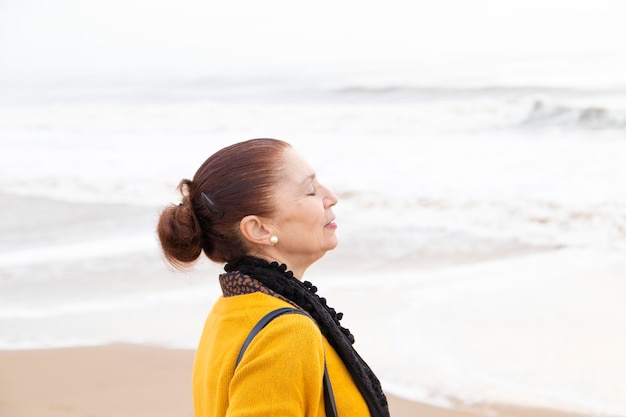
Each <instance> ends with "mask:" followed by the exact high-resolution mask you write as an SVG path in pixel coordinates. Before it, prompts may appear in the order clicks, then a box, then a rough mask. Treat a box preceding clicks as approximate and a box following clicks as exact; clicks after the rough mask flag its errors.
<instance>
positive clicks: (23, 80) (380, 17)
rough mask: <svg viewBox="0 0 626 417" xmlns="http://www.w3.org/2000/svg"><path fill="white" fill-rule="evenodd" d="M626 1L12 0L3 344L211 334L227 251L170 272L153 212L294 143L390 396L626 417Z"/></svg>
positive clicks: (2, 9) (326, 263)
mask: <svg viewBox="0 0 626 417" xmlns="http://www.w3.org/2000/svg"><path fill="white" fill-rule="evenodd" d="M625 11H626V7H625V6H624V5H623V4H622V2H620V1H617V0H597V1H594V2H591V1H562V0H544V1H535V0H531V1H525V2H502V1H495V0H477V1H473V2H466V1H461V0H442V1H437V2H425V1H412V2H410V1H400V0H391V1H386V2H384V3H383V2H375V1H360V2H357V1H353V0H346V1H340V2H338V1H335V2H330V1H326V0H322V1H318V2H315V3H310V4H303V3H299V2H293V1H279V0H267V1H264V2H258V1H249V0H246V1H243V0H235V1H230V2H219V3H218V2H211V1H208V2H201V1H199V0H180V1H177V2H172V1H164V0H151V1H147V0H124V1H122V0H110V1H106V2H105V1H97V0H81V1H79V0H57V1H55V2H47V1H42V0H20V1H17V0H0V200H1V201H0V206H1V207H2V208H1V210H2V211H1V213H2V216H1V217H2V219H1V220H0V330H1V331H0V347H1V348H3V349H32V348H45V347H65V346H82V345H94V344H95V345H99V344H106V343H111V342H120V341H121V342H131V343H145V344H156V345H159V346H166V347H184V348H194V347H195V343H196V340H197V338H198V335H199V332H200V328H201V326H202V323H203V320H204V317H205V315H206V314H207V312H208V310H209V308H210V305H211V304H212V302H213V300H214V299H215V298H216V297H217V296H218V295H219V288H217V283H216V280H215V277H216V275H217V274H218V273H219V271H220V266H219V265H212V264H210V263H208V262H200V263H199V264H198V265H197V267H196V268H195V269H194V270H193V271H189V272H185V273H174V272H173V271H171V270H170V269H168V267H167V266H166V265H165V264H164V263H163V261H162V260H161V258H160V254H159V249H158V245H157V244H156V239H155V235H154V227H155V222H156V219H157V216H158V212H159V210H160V209H161V208H162V207H163V206H165V205H166V204H169V203H177V202H178V201H179V196H178V195H177V193H176V191H175V188H176V186H177V184H178V182H179V181H180V179H182V178H184V177H186V178H191V177H192V176H193V174H194V172H195V169H196V168H197V167H198V166H199V165H200V164H201V163H202V162H203V161H204V160H205V159H206V158H207V157H208V156H209V155H211V154H212V153H213V152H215V151H216V150H218V149H219V148H221V147H223V146H225V145H228V144H230V143H233V142H236V141H240V140H244V139H249V138H253V137H276V138H280V139H284V140H287V141H289V142H291V143H292V144H293V145H294V146H296V148H298V149H299V150H300V151H301V153H302V154H303V155H305V157H306V158H307V159H309V160H310V162H311V164H312V165H313V166H314V167H315V168H316V169H317V171H318V176H319V177H320V179H321V181H322V182H324V183H325V184H326V185H328V186H329V187H331V188H332V189H333V190H334V191H335V192H336V193H337V194H338V195H339V197H340V203H339V204H338V205H337V208H336V214H337V215H338V218H337V223H338V225H339V231H338V233H339V237H340V242H341V243H340V246H339V248H338V249H337V250H335V251H333V252H332V253H329V254H328V255H327V257H326V259H324V260H322V261H321V262H320V263H319V265H316V266H315V267H313V268H312V269H311V271H310V276H307V279H310V280H313V281H314V282H316V284H317V285H318V286H319V287H320V288H321V290H320V292H322V293H328V298H329V301H331V304H335V305H336V306H337V308H338V309H339V310H342V311H345V312H346V319H345V320H344V322H345V324H347V325H348V327H350V328H351V329H352V330H353V332H354V333H355V334H356V336H357V340H358V342H357V348H358V349H359V351H360V352H362V353H363V355H364V356H365V357H366V358H368V361H369V362H370V363H371V365H372V366H373V367H374V369H375V370H376V371H377V374H379V375H380V376H381V379H382V380H383V382H384V384H385V386H386V387H388V389H389V390H391V391H393V392H395V393H397V394H399V395H402V396H405V397H407V398H410V399H416V400H422V401H427V402H431V403H438V404H450V403H451V401H453V399H454V400H460V401H462V402H466V403H479V402H484V401H496V402H513V403H520V404H524V405H536V406H549V407H556V408H561V409H568V410H575V411H579V412H584V413H590V414H594V415H626V401H625V399H626V385H624V383H623V381H622V379H623V378H622V376H623V375H624V374H625V373H626V363H625V362H624V360H623V354H622V352H623V351H624V349H625V348H626V336H624V332H623V329H624V326H626V309H625V307H624V305H626V302H625V301H626V292H625V291H626V286H625V283H624V279H625V278H626V261H625V258H624V250H625V249H626V194H625V192H624V191H625V190H626V168H625V167H626V75H625V74H626V45H625V44H624V41H623V40H624V39H626V27H625V26H624V25H623V22H622V20H623V16H624V12H625ZM155 317H156V318H157V320H155ZM138 329H141V330H138ZM164 329H168V331H164Z"/></svg>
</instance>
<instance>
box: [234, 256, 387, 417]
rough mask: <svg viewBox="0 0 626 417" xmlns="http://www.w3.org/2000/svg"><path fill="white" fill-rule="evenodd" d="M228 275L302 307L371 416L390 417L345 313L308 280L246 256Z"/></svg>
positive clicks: (235, 261)
mask: <svg viewBox="0 0 626 417" xmlns="http://www.w3.org/2000/svg"><path fill="white" fill-rule="evenodd" d="M224 270H225V271H226V272H233V271H239V272H241V273H242V274H244V275H247V276H249V277H251V278H254V279H255V280H257V281H259V282H260V283H262V284H263V285H264V286H265V287H267V288H269V289H270V290H272V291H274V292H276V293H277V294H280V295H281V296H283V297H285V298H286V299H288V300H290V301H292V302H293V303H295V304H297V305H298V306H300V307H301V308H302V309H303V310H305V311H306V312H307V313H309V314H310V315H311V317H313V319H314V320H315V321H316V322H317V324H318V326H319V328H320V330H321V332H322V334H323V335H324V336H325V337H326V339H327V340H328V342H329V343H330V345H331V346H332V347H333V348H334V349H335V351H336V352H337V354H338V355H339V356H340V357H341V359H342V360H343V363H344V364H345V365H346V368H348V371H349V372H350V375H352V379H353V380H354V382H355V384H356V386H357V387H358V389H359V391H360V392H361V395H362V396H363V398H364V399H365V402H366V403H367V406H368V408H369V411H370V414H371V416H372V417H389V409H388V406H387V398H386V397H385V394H384V393H383V390H382V388H381V385H380V381H379V380H378V378H377V377H376V375H374V372H372V370H371V369H370V367H369V366H368V365H367V363H365V361H364V360H363V359H362V358H361V356H359V354H358V353H357V352H356V350H354V347H353V346H352V344H353V343H354V336H352V334H351V333H350V331H349V330H348V329H346V328H344V327H342V326H341V324H340V323H339V320H341V318H342V317H343V314H342V313H337V312H336V311H335V309H333V308H331V307H329V306H328V305H327V304H326V299H325V298H323V297H319V296H318V295H317V294H316V292H317V288H316V287H315V286H314V285H312V284H311V283H310V282H308V281H304V282H302V281H300V280H298V279H297V278H295V277H294V276H293V273H292V272H291V271H288V270H287V266H286V265H285V264H281V265H279V264H278V262H272V263H269V262H267V261H265V260H262V259H258V258H253V257H243V258H239V259H236V260H233V261H232V262H229V263H227V264H226V266H225V267H224Z"/></svg>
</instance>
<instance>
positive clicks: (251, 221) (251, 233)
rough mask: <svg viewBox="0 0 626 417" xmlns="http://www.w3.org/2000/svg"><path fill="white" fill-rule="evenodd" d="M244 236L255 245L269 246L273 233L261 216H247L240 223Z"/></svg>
mask: <svg viewBox="0 0 626 417" xmlns="http://www.w3.org/2000/svg"><path fill="white" fill-rule="evenodd" d="M239 231H240V232H241V234H242V236H243V237H244V238H245V239H246V240H247V241H248V242H249V243H252V244H254V245H269V244H270V237H271V236H272V232H271V230H270V229H269V227H268V225H267V223H266V222H265V221H264V220H263V219H262V218H260V217H259V216H254V215H250V216H246V217H244V218H243V219H241V221H240V222H239Z"/></svg>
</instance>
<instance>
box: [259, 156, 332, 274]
mask: <svg viewBox="0 0 626 417" xmlns="http://www.w3.org/2000/svg"><path fill="white" fill-rule="evenodd" d="M283 157H284V166H283V176H282V178H281V181H280V183H279V184H278V186H277V188H276V190H275V192H274V203H275V207H276V211H275V215H274V216H273V218H272V219H271V223H272V226H273V232H274V233H273V234H274V235H275V236H277V237H278V243H277V244H276V245H274V246H273V247H272V249H273V250H274V254H275V256H276V257H278V259H277V260H279V261H281V262H284V263H285V264H287V266H288V267H289V268H290V269H291V270H292V271H294V273H296V274H298V273H299V274H300V275H299V276H300V277H301V274H302V273H304V270H305V269H306V268H307V267H308V266H310V265H311V264H312V263H313V262H315V261H317V260H318V259H319V258H321V257H322V256H324V254H325V253H326V252H327V251H328V250H331V249H334V248H335V247H336V246H337V237H336V236H335V230H336V229H337V225H336V224H335V223H334V220H335V215H334V214H333V211H332V207H333V206H334V205H335V204H337V196H336V195H335V194H333V192H332V191H330V190H329V189H328V188H326V187H324V186H323V185H322V184H320V183H319V182H318V181H317V178H316V176H315V171H313V169H312V168H311V167H310V166H309V164H308V163H307V162H306V161H305V160H304V158H302V157H301V156H300V155H299V154H298V153H297V152H296V151H295V150H294V149H293V148H287V149H286V150H285V152H284V154H283ZM296 276H298V275H296Z"/></svg>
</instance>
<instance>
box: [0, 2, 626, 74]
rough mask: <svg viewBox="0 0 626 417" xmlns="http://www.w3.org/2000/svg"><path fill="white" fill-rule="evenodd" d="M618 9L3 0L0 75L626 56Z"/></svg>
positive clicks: (604, 5)
mask: <svg viewBox="0 0 626 417" xmlns="http://www.w3.org/2000/svg"><path fill="white" fill-rule="evenodd" d="M624 3H626V2H622V1H621V0H595V1H579V0H569V1H567V0H527V1H502V0H473V1H468V0H430V1H419V0H409V1H400V0H385V1H370V2H368V1H367V0H360V1H357V0H317V1H315V2H299V1H296V0H262V1H260V0H226V1H211V0H203V1H201V0H177V1H173V0H172V1H165V0H54V1H51V0H0V72H2V71H4V72H7V71H19V72H28V73H64V74H72V73H76V74H82V73H99V72H121V73H141V72H145V71H148V70H151V71H154V70H174V71H183V72H189V73H194V72H201V71H207V70H220V71H223V70H229V69H232V70H234V69H237V68H239V69H246V70H250V69H253V68H254V67H256V66H258V67H259V68H265V67H271V66H273V65H281V66H285V67H286V68H289V67H294V68H305V67H309V68H315V67H316V66H318V67H319V68H323V67H326V66H329V65H331V66H332V65H337V66H341V65H352V66H355V65H359V64H360V63H363V64H364V65H365V64H367V63H372V62H377V63H378V64H380V65H389V66H394V65H403V64H406V63H408V64H410V63H411V62H414V61H415V60H418V59H436V58H437V57H442V56H449V55H458V54H482V55H491V56H499V55H502V56H506V55H510V54H513V55H515V54H541V53H544V54H551V53H580V52H581V51H583V52H584V51H600V52H603V53H611V52H614V53H620V52H621V53H625V52H626V48H625V47H624V43H625V42H624V39H626V29H625V26H626V25H624V23H623V19H624V16H626V13H625V11H626V5H622V4H624Z"/></svg>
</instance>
